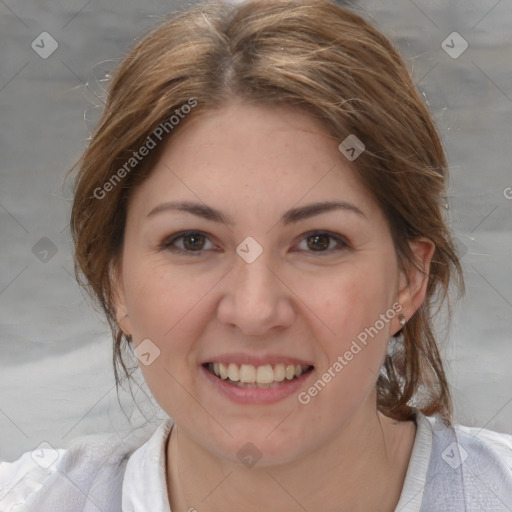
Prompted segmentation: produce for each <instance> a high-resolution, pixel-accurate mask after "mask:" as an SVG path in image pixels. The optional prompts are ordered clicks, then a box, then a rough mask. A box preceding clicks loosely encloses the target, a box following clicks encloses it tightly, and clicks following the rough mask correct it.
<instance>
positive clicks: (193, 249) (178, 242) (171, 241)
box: [160, 231, 214, 256]
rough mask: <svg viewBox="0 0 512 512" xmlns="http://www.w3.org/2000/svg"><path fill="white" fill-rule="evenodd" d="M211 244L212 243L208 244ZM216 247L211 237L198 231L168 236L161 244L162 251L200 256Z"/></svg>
mask: <svg viewBox="0 0 512 512" xmlns="http://www.w3.org/2000/svg"><path fill="white" fill-rule="evenodd" d="M208 244H210V245H208ZM212 248H214V245H213V244H212V242H211V241H210V239H209V238H208V237H207V236H206V235H205V234H203V233H200V232H198V231H188V232H185V233H183V232H182V233H178V234H176V235H174V236H171V237H169V238H167V239H166V240H165V241H164V242H163V243H162V244H161V245H160V249H161V250H162V251H170V252H173V253H176V254H186V255H189V256H200V255H201V254H203V252H204V251H207V250H209V249H212Z"/></svg>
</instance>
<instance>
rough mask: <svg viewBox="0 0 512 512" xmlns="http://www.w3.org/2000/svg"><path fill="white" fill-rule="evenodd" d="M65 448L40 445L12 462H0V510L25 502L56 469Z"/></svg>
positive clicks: (9, 508)
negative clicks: (0, 483)
mask: <svg viewBox="0 0 512 512" xmlns="http://www.w3.org/2000/svg"><path fill="white" fill-rule="evenodd" d="M65 453H66V450H65V449H54V448H52V447H50V446H49V445H48V447H41V448H38V449H35V450H33V451H29V452H25V453H24V454H23V455H21V457H20V458H19V459H17V460H15V461H14V462H0V482H2V485H1V486H0V510H6V511H9V510H11V509H12V508H14V506H15V505H17V504H20V503H25V501H26V500H27V498H28V497H29V496H30V495H31V494H33V493H35V492H37V491H38V490H39V489H40V488H41V487H42V485H43V482H44V481H45V480H46V479H47V478H48V477H49V476H50V475H51V474H52V473H54V472H55V471H56V468H57V466H58V463H59V461H60V460H62V457H63V456H64V454H65Z"/></svg>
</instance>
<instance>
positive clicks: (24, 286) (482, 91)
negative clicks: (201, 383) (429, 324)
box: [0, 0, 512, 461]
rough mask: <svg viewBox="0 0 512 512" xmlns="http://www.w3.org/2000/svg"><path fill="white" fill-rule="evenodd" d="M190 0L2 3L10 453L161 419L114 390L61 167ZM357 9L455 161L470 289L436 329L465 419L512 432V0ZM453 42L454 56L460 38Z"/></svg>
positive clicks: (452, 196)
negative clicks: (163, 26) (73, 238)
mask: <svg viewBox="0 0 512 512" xmlns="http://www.w3.org/2000/svg"><path fill="white" fill-rule="evenodd" d="M184 6H185V4H179V3H176V2H170V1H169V2H165V1H162V0H154V1H149V0H144V1H142V0H128V1H127V0H124V1H122V2H121V1H120V0H116V1H108V2H107V1H106V0H89V1H87V0H72V1H66V2H64V0H57V1H51V2H50V1H48V0H37V1H36V0H32V1H28V0H17V1H15V0H0V119H1V130H0V155H1V159H0V173H1V178H0V179H1V187H0V224H1V232H0V244H1V248H2V252H1V266H0V311H1V317H0V330H1V336H0V351H1V359H0V433H1V434H0V460H7V461H12V460H14V459H16V458H18V457H19V456H20V455H21V453H22V452H23V451H27V450H31V449H33V448H35V447H36V446H38V445H39V443H41V442H42V441H47V442H49V443H50V444H51V445H52V446H54V447H65V446H66V445H67V443H68V442H69V440H71V439H73V438H74V437H76V436H79V435H82V434H86V433H93V432H111V431H112V430H114V431H116V432H118V433H119V435H120V436H123V435H125V434H126V433H127V431H128V429H129V428H130V424H129V422H128V420H127V417H128V418H131V420H132V425H135V426H140V425H144V424H146V422H147V421H149V422H150V424H156V423H158V422H159V421H160V419H161V418H163V417H165V414H164V413H163V412H162V411H160V410H159V409H158V407H155V405H154V403H152V401H151V399H150V398H149V397H148V394H149V393H148V390H147V388H146V387H145V385H144V383H143V382H142V379H141V378H140V379H139V383H141V384H142V387H139V386H134V387H133V388H132V392H133V394H134V396H135V399H136V401H135V405H134V402H133V399H132V397H131V395H130V393H129V391H128V389H127V390H126V391H125V392H122V393H121V395H120V397H119V398H120V400H119V401H118V399H117V395H116V392H115V386H114V379H113V372H112V366H111V340H110V337H109V334H108V330H107V327H106V325H105V324H104V323H103V321H102V320H101V317H100V315H99V314H98V313H97V312H95V311H94V309H93V308H92V307H91V305H90V304H88V302H87V301H85V300H84V298H83V295H82V293H81V292H80V290H79V289H78V287H77V285H76V283H75V281H74V278H73V266H72V265H73V264H72V258H71V243H70V236H69V232H68V228H67V223H68V216H69V212H70V206H71V194H70V185H71V183H72V181H71V179H72V177H71V178H69V179H67V180H65V175H66V172H67V170H68V169H69V168H70V167H71V166H72V165H73V163H74V162H75V160H76V159H77V158H78V157H79V155H80V153H81V151H83V149H84V148H85V147H86V145H87V139H88V137H89V134H90V131H91V129H92V128H93V127H94V125H95V123H96V121H97V120H98V118H99V114H100V112H101V107H102V100H101V98H102V95H103V94H104V90H103V89H104V86H105V81H104V79H105V77H106V76H107V75H108V73H109V72H111V71H112V70H113V69H115V68H116V66H117V65H118V62H119V59H121V58H122V57H123V55H125V54H126V52H127V51H128V50H129V49H130V48H131V47H132V46H133V43H134V41H135V39H138V38H140V37H141V36H142V35H143V34H144V33H145V32H147V30H148V29H150V28H151V27H153V26H154V25H155V24H157V23H158V21H159V20H160V19H161V16H162V15H163V14H165V13H170V12H172V11H174V10H175V9H176V7H179V8H183V7H184ZM355 10H356V11H357V12H359V13H360V14H363V15H364V16H365V17H366V18H368V19H370V20H371V21H372V22H373V23H374V24H375V25H376V26H377V27H378V28H379V29H380V30H381V31H383V32H384V33H385V34H386V35H387V36H388V37H389V38H390V39H391V40H392V41H393V42H394V43H395V44H396V45H397V47H398V48H399V50H400V51H401V53H402V55H403V56H404V57H405V59H406V61H407V64H408V66H409V68H410V69H411V72H412V73H413V76H414V79H415V82H416V83H417V84H418V86H419V88H420V90H421V91H422V92H423V94H424V95H425V99H426V100H427V101H428V102H429V104H430V106H431V108H432V110H433V112H434V115H435V118H436V121H437V124H438V127H439V130H440V132H441V135H442V137H443V140H444V143H445V146H446V149H447V152H448V156H449V161H450V165H451V170H452V175H451V183H450V189H449V198H448V200H449V206H450V211H449V213H448V215H449V219H450V224H451V226H452V227H453V230H454V231H455V233H456V236H457V239H458V244H459V249H460V251H461V255H462V256H463V258H462V263H463V266H464V269H465V272H466V280H467V286H468V292H467V295H466V298H465V300H464V301H462V302H460V303H459V305H458V306H457V308H456V310H455V314H454V319H453V322H452V327H451V330H450V331H447V330H443V329H440V336H441V338H442V340H444V341H443V350H444V354H445V356H446V359H447V368H448V372H449V375H450V378H451V384H452V391H453V394H454V397H455V402H456V419H457V421H458V422H460V423H463V424H466V425H470V426H480V427H486V428H490V429H493V430H497V431H502V432H508V433H512V372H511V361H512V343H511V334H510V333H511V330H512V273H511V272H510V266H511V263H510V262H511V257H512V234H511V228H512V222H511V217H512V199H510V198H511V197H512V188H509V187H512V171H511V164H510V162H512V144H511V142H512V141H511V128H512V80H511V78H512V0H500V1H498V0H485V1H482V0H479V1H467V0H459V1H453V0H452V1H441V0H436V1H426V0H415V1H414V2H413V1H411V0H394V1H391V0H389V1H361V2H358V3H357V5H356V7H355ZM454 31H455V32H458V33H459V34H460V35H461V36H462V38H464V40H465V41H467V43H468V45H469V47H468V49H467V50H466V51H465V52H464V53H463V54H462V55H460V56H458V57H457V58H453V57H452V56H450V55H449V54H448V53H447V52H446V51H445V50H444V49H443V47H442V42H443V41H444V40H445V39H446V38H447V37H448V36H449V35H450V34H451V33H452V32H454ZM42 32H48V33H49V34H50V35H51V36H52V37H53V38H54V39H55V40H56V41H57V43H58V48H57V49H56V50H55V52H54V53H52V54H51V55H50V56H48V57H47V58H42V57H41V56H40V55H39V54H38V53H36V51H35V50H34V49H33V48H32V47H31V43H32V42H33V41H36V43H37V42H38V41H40V37H39V35H40V34H41V33H42ZM452 39H453V37H451V38H448V40H447V43H445V44H449V45H450V46H453V47H454V48H453V49H452V50H451V51H456V50H458V49H459V48H461V45H460V44H461V42H462V40H458V39H457V38H455V39H453V42H452ZM39 44H41V43H39ZM45 48H46V50H48V48H49V40H46V44H45ZM42 50H43V49H41V50H40V51H42ZM507 196H508V199H507ZM125 415H126V416H127V417H126V416H125Z"/></svg>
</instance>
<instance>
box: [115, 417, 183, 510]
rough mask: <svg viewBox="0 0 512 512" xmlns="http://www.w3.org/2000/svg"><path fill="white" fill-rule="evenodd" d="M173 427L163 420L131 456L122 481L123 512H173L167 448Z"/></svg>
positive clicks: (168, 420)
mask: <svg viewBox="0 0 512 512" xmlns="http://www.w3.org/2000/svg"><path fill="white" fill-rule="evenodd" d="M172 425H173V422H172V420H171V419H166V420H164V421H163V422H162V423H161V424H160V425H159V426H158V428H157V429H156V430H155V432H154V433H153V435H152V436H151V437H150V438H149V439H148V440H147V441H146V442H145V443H144V444H143V445H142V446H140V447H139V448H137V450H135V451H134V452H133V453H132V455H131V456H130V459H129V460H128V463H127V464H126V470H125V473H124V479H123V489H122V510H123V511H124V512H147V511H148V510H151V512H171V508H170V505H169V499H168V497H167V478H166V463H165V462H166V453H165V447H166V444H167V438H168V436H169V432H170V430H171V427H172Z"/></svg>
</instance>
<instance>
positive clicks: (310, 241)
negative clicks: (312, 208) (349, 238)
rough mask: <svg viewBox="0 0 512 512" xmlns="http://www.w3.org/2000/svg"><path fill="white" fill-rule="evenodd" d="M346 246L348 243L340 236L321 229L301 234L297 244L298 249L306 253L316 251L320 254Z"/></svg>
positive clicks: (329, 252) (330, 252)
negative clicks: (301, 236) (300, 239)
mask: <svg viewBox="0 0 512 512" xmlns="http://www.w3.org/2000/svg"><path fill="white" fill-rule="evenodd" d="M348 247H349V244H348V243H347V242H346V241H345V240H344V239H343V238H342V237H340V236H337V235H334V234H331V233H325V232H321V231H315V232H312V233H307V234H305V235H303V238H302V241H301V243H300V244H299V245H298V246H297V248H298V249H299V250H300V251H305V252H306V253H307V252H309V253H312V252H316V253H319V255H320V254H321V255H322V256H323V255H328V254H332V253H333V252H335V251H340V250H343V249H347V248H348Z"/></svg>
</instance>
